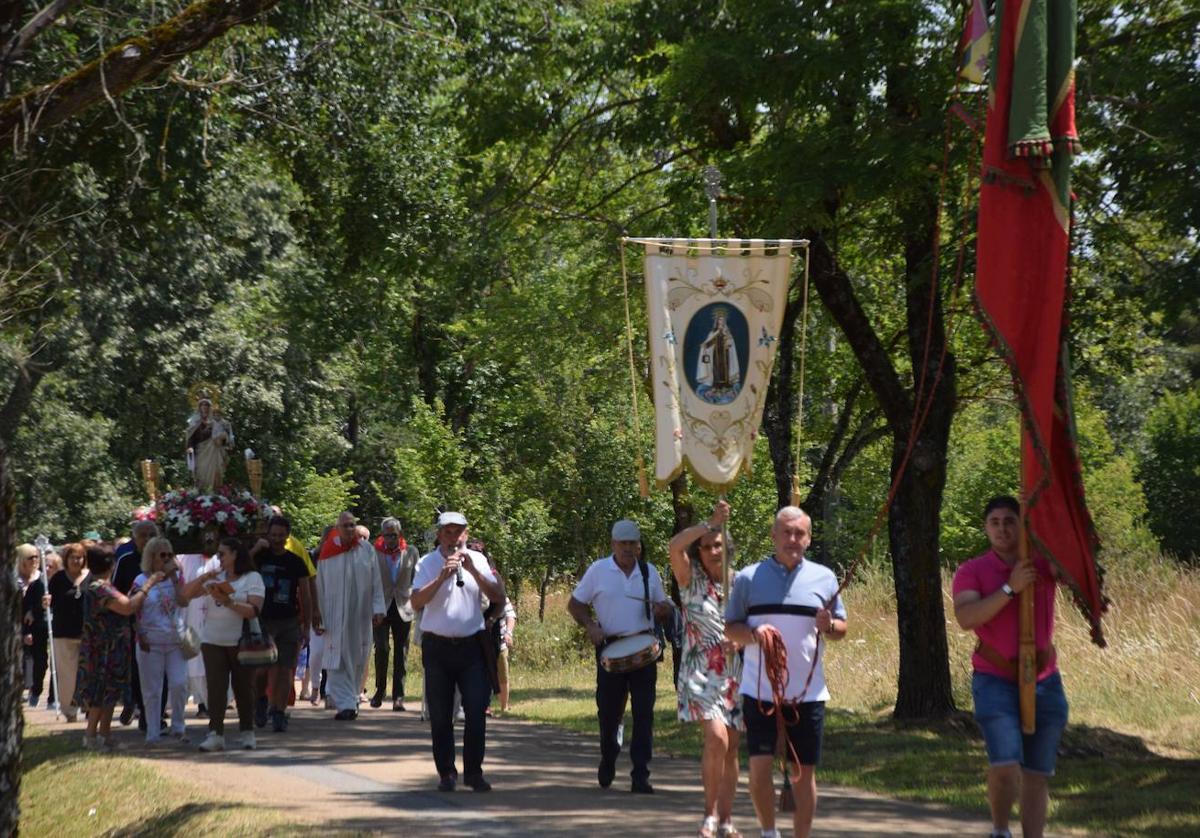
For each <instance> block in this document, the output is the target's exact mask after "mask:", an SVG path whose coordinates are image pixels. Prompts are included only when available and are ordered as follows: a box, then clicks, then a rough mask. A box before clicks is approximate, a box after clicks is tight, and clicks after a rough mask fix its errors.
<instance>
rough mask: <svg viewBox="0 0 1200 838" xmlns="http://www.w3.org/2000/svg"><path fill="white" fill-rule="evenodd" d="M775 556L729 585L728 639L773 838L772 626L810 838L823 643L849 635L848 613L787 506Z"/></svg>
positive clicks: (766, 828) (801, 810)
mask: <svg viewBox="0 0 1200 838" xmlns="http://www.w3.org/2000/svg"><path fill="white" fill-rule="evenodd" d="M771 540H772V541H773V542H774V544H775V555H773V556H769V557H768V558H766V559H763V560H762V561H761V562H758V563H757V564H753V565H750V566H749V567H746V568H743V569H742V570H741V571H740V572H739V573H738V575H737V576H736V577H735V578H734V580H733V590H732V593H731V595H730V597H729V604H728V605H727V606H726V610H725V619H726V626H725V634H726V635H727V636H728V637H729V639H730V640H732V641H733V642H734V643H737V644H739V645H741V646H744V647H745V649H746V661H745V667H744V668H743V670H742V702H743V705H742V706H743V717H744V718H745V720H746V744H747V747H748V749H749V751H750V796H751V799H753V801H754V809H755V811H756V812H757V813H758V822H759V825H760V826H761V827H762V834H763V838H776V836H777V835H778V833H777V832H776V830H775V788H774V784H773V782H772V776H771V762H772V759H773V757H774V754H775V747H776V731H777V728H776V716H775V711H776V706H775V692H774V689H773V687H772V684H771V682H770V679H769V678H768V668H767V667H766V666H764V660H763V658H764V650H763V648H762V647H761V646H760V645H759V641H760V639H761V637H762V633H761V632H760V631H759V629H760V627H762V626H773V627H774V628H776V629H778V631H779V633H780V635H782V637H783V645H784V648H785V649H786V650H787V683H786V684H784V685H782V694H781V695H780V699H781V701H782V704H783V706H782V707H780V708H779V711H780V712H781V713H782V717H783V720H784V723H785V728H784V729H785V730H786V732H787V738H788V741H789V743H790V745H789V746H788V748H787V754H788V762H789V763H790V764H791V769H792V775H791V777H792V788H793V791H794V794H795V801H796V809H795V812H794V813H793V821H794V829H795V834H796V836H797V838H807V836H808V835H809V832H810V831H811V829H812V821H813V813H814V812H815V811H816V808H817V780H816V773H815V771H816V766H817V763H818V762H819V761H820V756H821V735H822V732H823V730H824V724H825V702H826V701H827V700H828V699H829V690H828V689H827V688H826V686H825V672H824V670H823V668H822V665H821V658H820V654H819V652H820V648H821V645H822V644H821V643H820V642H819V641H820V639H821V638H826V639H829V640H840V639H841V638H843V637H845V636H846V609H845V607H844V606H843V605H842V601H841V598H840V597H839V596H838V593H837V590H838V581H837V577H836V576H834V574H833V571H831V570H830V569H829V568H827V567H825V566H824V565H819V564H817V563H816V562H813V561H811V560H808V559H805V558H804V553H805V551H806V550H807V549H808V545H809V543H810V542H811V541H812V519H810V518H809V517H808V514H807V513H806V512H805V511H804V510H803V509H800V508H799V507H798V506H785V507H783V508H782V509H780V510H779V512H778V513H776V515H775V524H774V526H773V527H772V528H771Z"/></svg>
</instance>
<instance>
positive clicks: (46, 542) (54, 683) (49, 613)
mask: <svg viewBox="0 0 1200 838" xmlns="http://www.w3.org/2000/svg"><path fill="white" fill-rule="evenodd" d="M33 546H34V547H36V548H37V551H38V559H39V561H40V563H41V566H42V586H43V588H44V589H45V591H46V595H47V596H49V594H50V580H49V579H48V578H47V576H46V554H47V553H49V552H50V547H51V545H50V539H48V538H46V536H44V535H39V536H38V537H37V538H35V539H34V541H33ZM64 572H65V571H64ZM45 611H46V645H47V646H49V647H50V648H49V652H50V685H51V687H53V689H54V718H55V719H57V718H58V717H59V714H60V713H61V708H62V701H63V698H62V695H60V694H59V691H58V667H57V666H55V660H54V611H53V610H52V609H51V608H50V607H46V609H45ZM35 686H37V685H35Z"/></svg>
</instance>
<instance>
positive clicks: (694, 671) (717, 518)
mask: <svg viewBox="0 0 1200 838" xmlns="http://www.w3.org/2000/svg"><path fill="white" fill-rule="evenodd" d="M728 520H729V504H728V503H726V502H725V501H723V500H720V501H717V504H716V506H715V507H714V508H713V511H712V515H711V516H710V518H709V520H708V521H706V522H704V523H701V524H696V525H694V526H691V527H688V528H687V529H685V530H681V531H680V532H678V533H676V535H675V537H674V538H672V539H671V544H670V547H669V552H670V556H671V570H672V572H674V574H675V580H676V581H677V582H678V583H679V590H680V599H681V600H682V602H683V627H684V637H683V654H682V655H681V663H680V665H679V681H678V683H677V684H676V693H677V695H678V699H679V702H678V711H679V714H678V715H679V720H680V721H681V722H696V723H698V724H700V725H701V726H702V728H703V730H704V754H703V757H702V758H701V763H700V775H701V779H702V780H703V782H704V820H703V821H702V822H701V824H700V829H699V832H698V833H697V835H698V836H699V838H718V836H720V838H735V836H740V835H741V833H740V832H738V830H737V829H736V828H735V827H734V825H733V821H732V813H733V797H734V794H735V793H736V792H737V784H738V740H739V739H740V738H741V733H740V731H742V730H743V729H745V723H744V721H743V719H742V705H741V696H740V695H739V694H738V687H739V683H738V682H739V681H740V679H741V675H742V663H741V659H740V658H739V657H738V656H737V655H736V654H733V653H732V652H733V651H734V649H733V646H732V644H731V643H730V641H728V640H727V639H726V638H725V610H724V605H725V596H726V591H725V585H724V584H723V583H724V580H723V579H722V578H721V569H722V564H723V560H724V558H725V551H726V550H727V549H728V548H729V545H727V544H726V543H725V533H724V526H725V522H726V521H728Z"/></svg>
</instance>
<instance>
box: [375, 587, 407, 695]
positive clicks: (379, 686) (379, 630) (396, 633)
mask: <svg viewBox="0 0 1200 838" xmlns="http://www.w3.org/2000/svg"><path fill="white" fill-rule="evenodd" d="M411 626H412V623H406V622H404V621H403V620H401V619H400V612H399V611H398V610H396V602H395V600H393V601H392V604H391V606H389V607H388V612H387V615H386V616H384V618H383V622H382V623H380V624H379V625H377V626H375V629H374V631H375V692H377V693H379V694H381V695H382V694H383V691H384V687H386V686H387V672H388V646H389V645H391V646H392V698H399V699H403V698H404V676H405V674H406V672H407V670H406V669H405V667H404V659H405V658H406V657H407V656H408V630H409V628H410V627H411ZM389 638H390V644H389Z"/></svg>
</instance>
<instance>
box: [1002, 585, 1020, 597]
mask: <svg viewBox="0 0 1200 838" xmlns="http://www.w3.org/2000/svg"><path fill="white" fill-rule="evenodd" d="M1000 590H1002V591H1004V595H1005V596H1006V597H1008V598H1009V599H1012V598H1013V597H1015V596H1016V595H1017V592H1016V591H1014V590H1013V589H1012V586H1011V585H1009V584H1008V583H1007V582H1005V583H1004V584H1003V585H1001V586H1000Z"/></svg>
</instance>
